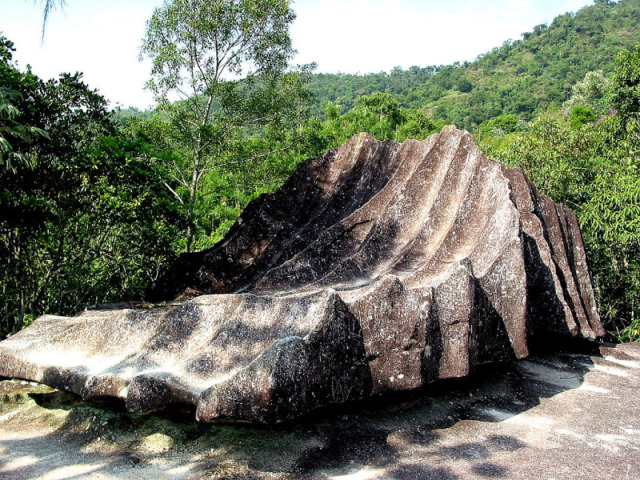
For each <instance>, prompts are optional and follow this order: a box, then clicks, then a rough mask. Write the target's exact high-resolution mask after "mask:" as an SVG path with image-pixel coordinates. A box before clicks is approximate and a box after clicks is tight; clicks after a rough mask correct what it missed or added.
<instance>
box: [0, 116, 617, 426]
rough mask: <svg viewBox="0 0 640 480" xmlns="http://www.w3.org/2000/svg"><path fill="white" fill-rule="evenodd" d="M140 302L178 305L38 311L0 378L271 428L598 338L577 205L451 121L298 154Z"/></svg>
mask: <svg viewBox="0 0 640 480" xmlns="http://www.w3.org/2000/svg"><path fill="white" fill-rule="evenodd" d="M149 296H150V298H153V299H155V300H160V299H171V298H176V297H177V298H182V299H183V301H182V302H180V303H179V304H177V305H171V306H164V307H163V306H154V307H153V308H148V309H116V310H100V311H88V312H84V313H82V314H80V315H79V316H77V317H75V318H62V317H52V316H44V317H41V318H40V319H38V320H36V321H35V322H34V323H33V324H32V325H31V326H30V327H28V328H27V329H25V330H24V331H22V332H20V333H18V334H16V335H14V336H13V337H11V338H9V339H8V340H5V341H3V342H0V375H3V376H5V377H16V378H25V379H29V380H33V381H37V382H40V383H45V384H48V385H51V386H54V387H57V388H62V389H64V390H68V391H72V392H74V393H77V394H79V395H82V397H83V398H85V399H86V398H98V397H115V398H121V399H122V400H124V401H125V402H126V406H127V408H128V409H129V410H130V411H135V412H151V411H156V410H159V409H163V408H167V407H169V406H170V405H171V404H175V403H188V404H192V405H194V406H196V407H197V411H196V415H197V418H198V419H199V420H201V421H213V420H217V419H235V420H250V421H258V422H266V423H271V422H276V421H282V420H286V419H290V418H295V417H296V416H299V415H302V414H305V413H306V412H308V411H310V410H311V409H313V408H316V407H318V406H322V405H326V404H330V403H340V402H344V401H347V400H352V399H359V398H364V397H367V396H370V395H376V394H379V393H383V392H387V391H399V390H409V389H414V388H418V387H421V386H423V385H426V384H428V383H429V382H432V381H435V380H438V379H445V378H456V377H461V376H465V375H468V374H470V372H471V371H472V370H473V368H474V366H476V365H479V364H482V363H487V362H495V361H504V360H511V359H517V358H524V357H526V356H527V355H528V354H529V352H530V349H531V347H532V346H537V345H544V344H545V343H547V342H550V341H552V340H555V339H558V338H559V339H565V340H564V341H569V340H570V339H574V338H579V339H587V340H594V339H596V338H598V337H601V336H602V335H604V329H603V327H602V324H601V323H600V319H599V316H598V311H597V306H596V303H595V298H594V293H593V288H592V284H591V278H590V275H589V271H588V264H587V258H586V253H585V249H584V245H583V242H582V237H581V234H580V230H579V226H578V222H577V219H576V217H575V214H574V213H573V212H572V211H571V210H570V209H569V208H567V207H566V206H564V205H558V204H554V203H553V202H552V201H551V200H550V199H549V198H547V197H545V196H542V195H540V194H539V193H538V192H537V190H536V189H535V187H534V186H533V185H532V184H531V183H530V182H529V181H528V179H527V178H526V177H525V176H524V174H523V173H522V171H521V170H520V169H513V168H507V167H505V166H503V165H501V164H499V163H497V162H495V161H492V160H490V159H488V158H486V157H485V155H484V154H483V153H482V152H481V151H480V150H479V149H478V148H477V147H476V145H475V144H474V142H473V139H472V137H471V135H470V134H469V133H468V132H465V131H460V130H457V129H455V127H445V128H444V129H443V130H442V132H440V133H439V134H435V135H432V136H431V137H429V138H427V139H426V140H424V141H422V142H419V141H415V140H408V141H405V142H404V143H402V144H398V143H396V142H392V141H384V142H381V141H377V140H375V139H374V138H373V137H371V136H369V135H367V134H359V135H356V136H354V137H353V138H351V140H349V141H348V142H347V143H346V144H345V145H343V146H342V147H340V148H338V149H334V150H330V151H328V152H327V153H326V154H325V155H324V156H322V157H320V158H316V159H310V160H307V161H306V162H304V163H303V164H301V165H300V166H299V168H298V169H297V170H296V172H295V173H294V174H293V175H292V176H291V178H290V179H289V180H288V181H287V182H286V183H285V184H284V185H283V187H282V188H280V189H279V190H278V191H277V192H275V193H273V194H268V195H263V196H261V197H259V198H258V199H256V200H254V201H253V202H251V203H250V204H249V205H248V206H247V208H246V209H245V211H244V212H243V213H242V215H241V216H240V218H239V219H238V221H237V222H236V223H235V224H234V226H233V227H232V228H231V230H230V231H229V233H228V234H227V235H226V236H225V238H224V239H223V240H222V241H221V242H220V243H218V244H217V245H215V246H214V247H213V248H211V249H209V250H205V251H203V252H198V253H195V254H189V255H183V256H182V257H181V258H180V259H179V261H178V263H177V264H176V265H175V266H174V267H173V268H172V269H171V270H169V272H168V273H167V274H166V275H165V276H164V277H163V278H162V280H161V281H159V282H158V284H157V285H156V286H155V288H154V289H153V290H152V291H150V292H149ZM189 297H194V298H189Z"/></svg>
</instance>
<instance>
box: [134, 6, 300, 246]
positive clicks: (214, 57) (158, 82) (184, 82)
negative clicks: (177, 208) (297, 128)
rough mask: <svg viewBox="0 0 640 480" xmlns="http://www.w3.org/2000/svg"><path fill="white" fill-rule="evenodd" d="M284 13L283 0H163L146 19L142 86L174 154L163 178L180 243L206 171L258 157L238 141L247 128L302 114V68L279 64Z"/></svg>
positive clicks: (272, 126)
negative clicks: (147, 70)
mask: <svg viewBox="0 0 640 480" xmlns="http://www.w3.org/2000/svg"><path fill="white" fill-rule="evenodd" d="M294 18H295V14H294V12H293V10H292V9H291V7H290V2H289V1H288V0H224V1H212V0H172V1H169V2H167V3H166V4H165V5H164V6H163V7H161V8H157V9H156V10H155V11H154V13H153V16H152V17H151V20H149V22H148V23H147V30H146V36H145V39H144V42H143V45H142V49H141V55H142V56H147V57H149V58H150V59H151V61H152V65H153V66H152V79H151V80H150V81H149V83H148V86H149V88H150V89H151V90H152V91H153V92H154V94H155V95H156V98H157V100H158V102H159V104H160V110H161V111H162V112H163V114H164V115H166V119H167V121H168V122H169V123H170V126H171V129H172V130H173V135H172V137H171V138H172V141H173V148H174V150H176V151H178V152H180V154H181V158H180V159H177V160H176V161H174V162H173V163H172V170H171V175H172V177H173V182H167V183H166V186H167V188H168V189H169V190H170V191H171V192H172V194H173V195H174V196H175V197H176V199H177V200H178V201H179V202H180V203H181V204H182V205H183V206H184V209H185V213H186V217H187V220H188V229H187V234H186V235H187V238H186V251H190V250H191V246H192V242H193V237H194V213H195V210H196V207H197V203H198V202H199V201H200V200H201V199H202V198H203V196H206V195H208V194H210V192H202V191H201V189H202V185H203V182H204V180H205V179H206V178H207V176H209V175H211V172H214V171H217V172H220V171H221V170H224V169H225V168H236V167H237V166H238V165H245V166H248V165H252V164H253V163H255V162H257V161H260V160H261V159H264V158H265V157H267V156H268V155H269V154H270V153H273V152H272V151H268V150H267V151H265V150H264V149H263V148H260V149H258V151H256V149H255V148H248V147H247V143H246V140H247V139H248V138H249V137H250V136H251V134H256V133H264V132H268V133H270V134H275V133H282V131H283V129H285V127H286V124H287V122H289V121H293V122H295V121H296V120H298V118H299V117H300V115H301V114H302V110H301V108H302V107H301V104H302V103H303V102H304V100H305V99H306V98H307V97H306V93H305V91H304V88H303V85H304V71H290V70H288V68H289V62H290V60H291V58H292V57H293V55H294V54H295V50H294V49H293V48H292V46H291V38H290V36H289V27H290V25H291V23H292V22H293V20H294ZM254 146H255V145H254ZM263 146H264V145H263ZM247 168H249V167H247Z"/></svg>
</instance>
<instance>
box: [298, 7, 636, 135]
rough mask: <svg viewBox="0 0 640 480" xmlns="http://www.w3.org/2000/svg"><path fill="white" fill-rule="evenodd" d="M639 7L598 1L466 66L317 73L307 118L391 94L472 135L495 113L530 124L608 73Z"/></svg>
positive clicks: (628, 40) (629, 41)
mask: <svg viewBox="0 0 640 480" xmlns="http://www.w3.org/2000/svg"><path fill="white" fill-rule="evenodd" d="M639 25H640V0H622V1H620V2H619V3H616V2H612V1H610V0H597V1H596V2H595V5H593V6H589V7H586V8H583V9H581V10H580V11H578V12H577V13H575V14H574V13H566V14H564V15H560V16H558V17H556V18H555V19H554V20H553V22H551V24H550V25H548V26H547V25H537V26H536V27H535V28H534V29H533V31H531V32H526V33H523V34H522V39H519V40H506V41H505V42H504V43H503V44H502V45H501V46H499V47H496V48H494V49H493V50H492V51H491V52H488V53H486V54H484V55H480V56H479V57H478V58H477V59H476V60H475V61H473V62H464V63H455V64H454V65H446V66H442V65H440V66H435V65H432V66H426V67H421V66H413V67H411V68H409V69H408V70H402V69H401V68H399V67H396V68H394V69H393V71H391V72H390V73H386V72H381V73H371V74H368V75H347V74H321V73H320V74H316V75H314V76H313V78H312V80H311V84H310V89H311V91H312V92H313V93H314V94H315V95H316V98H317V101H316V104H315V106H314V109H313V113H314V115H321V114H322V113H323V111H324V109H325V108H326V105H327V104H328V103H329V102H331V103H333V104H335V105H337V106H338V108H341V109H342V110H344V111H347V110H349V109H351V108H352V107H353V105H354V104H355V101H356V100H357V99H358V98H359V97H361V96H363V95H371V94H372V93H375V92H385V93H389V94H392V95H393V96H394V98H395V99H396V100H397V101H398V103H399V104H400V106H402V107H407V108H419V109H422V110H425V111H426V112H427V113H428V114H430V115H431V116H432V117H433V118H434V119H435V120H436V121H442V122H446V123H453V124H456V125H457V126H458V127H461V128H467V129H472V128H474V127H475V126H476V125H479V124H480V123H482V122H483V121H485V120H488V119H490V118H493V117H495V116H497V115H501V114H515V115H518V116H521V117H523V118H524V119H525V120H531V119H532V118H534V116H535V115H536V114H538V113H540V112H541V111H542V110H544V109H545V108H546V107H547V106H548V105H550V104H552V103H555V104H556V105H560V104H561V103H562V102H564V101H565V100H566V99H567V98H568V97H569V96H570V95H571V88H572V87H573V85H575V84H576V83H577V82H578V81H580V80H582V79H583V78H584V76H585V75H586V74H587V72H591V71H598V70H601V71H603V73H604V74H605V75H607V74H609V73H611V71H612V70H613V59H614V58H615V56H616V54H617V53H618V52H619V51H620V50H621V49H623V48H626V49H630V48H633V46H634V45H635V43H636V42H638V41H640V28H639V27H638V26H639Z"/></svg>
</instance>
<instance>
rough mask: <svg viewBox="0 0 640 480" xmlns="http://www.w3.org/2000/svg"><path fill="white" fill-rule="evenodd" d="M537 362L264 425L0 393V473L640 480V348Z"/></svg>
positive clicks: (27, 392)
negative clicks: (198, 419)
mask: <svg viewBox="0 0 640 480" xmlns="http://www.w3.org/2000/svg"><path fill="white" fill-rule="evenodd" d="M601 351H602V352H603V354H604V356H602V355H587V354H582V353H556V354H548V355H533V356H531V357H529V358H528V359H526V360H520V361H517V362H512V363H507V364H504V365H501V366H500V368H498V369H493V370H486V369H484V370H480V371H478V372H476V373H475V374H474V375H472V377H471V378H468V379H464V380H456V381H453V383H451V384H449V385H446V386H442V388H439V389H438V390H430V391H429V392H428V396H427V395H425V394H424V393H423V392H422V393H421V394H420V395H416V394H406V393H403V394H395V395H393V398H388V397H382V398H381V399H380V398H378V399H377V400H376V401H373V400H368V401H364V402H359V403H355V404H351V405H350V406H348V408H346V409H345V408H343V409H340V410H339V411H338V410H336V409H329V410H327V409H324V410H321V411H316V412H315V413H314V414H313V415H311V416H307V417H304V418H303V419H301V420H299V421H297V422H296V423H295V424H293V423H285V424H280V425H278V426H272V427H255V426H242V425H237V424H236V425H216V424H211V425H203V424H199V423H197V422H193V421H187V420H185V419H186V418H187V417H173V418H170V417H166V416H154V415H151V416H145V417H140V416H137V415H133V414H129V413H122V412H116V411H113V410H112V409H103V408H99V407H98V406H96V405H95V404H90V403H86V402H82V401H80V400H79V399H77V397H74V396H71V395H69V394H66V393H63V392H59V391H54V390H52V389H49V388H47V387H42V386H34V385H31V384H29V383H27V382H22V383H21V382H18V381H5V382H1V383H0V399H1V400H2V402H0V477H1V478H11V479H13V480H26V479H36V478H38V479H47V480H53V479H63V478H78V479H80V478H91V479H97V480H107V479H237V480H240V479H247V480H248V479H252V480H262V479H265V480H266V479H287V480H306V479H334V480H373V479H380V480H383V479H384V480H415V479H421V480H422V479H434V480H435V479H437V480H453V479H461V480H462V479H465V480H466V479H477V480H480V479H487V478H499V479H505V480H509V479H513V480H516V479H517V480H521V479H525V478H540V479H563V480H584V479H600V480H620V479H622V480H625V479H628V480H638V479H640V415H639V414H638V411H639V407H640V404H639V400H638V398H639V396H638V393H639V392H640V344H623V345H619V346H606V347H604V348H601Z"/></svg>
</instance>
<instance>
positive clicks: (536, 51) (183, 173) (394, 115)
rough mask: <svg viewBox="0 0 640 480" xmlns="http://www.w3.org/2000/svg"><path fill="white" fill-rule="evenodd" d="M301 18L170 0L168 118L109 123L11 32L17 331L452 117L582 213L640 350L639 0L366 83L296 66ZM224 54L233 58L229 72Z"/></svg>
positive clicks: (1, 170)
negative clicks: (314, 160)
mask: <svg viewBox="0 0 640 480" xmlns="http://www.w3.org/2000/svg"><path fill="white" fill-rule="evenodd" d="M42 4H43V5H45V4H46V5H62V4H64V2H42ZM206 9H213V11H208V10H206ZM205 11H206V13H207V14H206V15H205ZM190 12H201V15H197V14H194V15H191V13H190ZM294 16H295V14H294V12H293V11H292V10H291V6H290V3H289V2H288V1H285V0H264V1H250V0H233V1H231V0H229V1H225V2H218V3H215V4H212V3H211V2H206V1H204V0H174V1H171V2H168V3H166V4H165V6H164V7H161V8H159V9H157V10H156V12H155V13H154V16H153V17H152V19H151V20H150V22H149V23H148V27H147V35H146V39H145V43H144V45H143V49H142V53H143V54H144V55H146V56H148V57H149V58H151V59H152V61H153V62H154V71H153V75H152V79H151V81H150V84H149V86H150V88H151V89H152V90H153V91H154V93H155V94H156V96H157V98H158V101H159V103H158V107H157V108H156V109H155V110H154V111H150V112H138V111H135V110H119V111H116V112H110V111H109V109H108V108H107V102H106V100H105V99H104V98H103V97H101V96H100V94H99V93H98V92H96V91H93V90H92V89H91V88H90V87H89V86H87V85H86V84H85V83H84V82H83V81H82V77H81V75H79V74H75V75H70V74H63V75H61V76H60V77H59V78H58V79H56V80H48V81H45V80H42V79H40V78H38V77H37V76H36V75H34V74H33V73H32V72H31V71H30V70H29V69H26V70H24V71H23V70H20V69H18V68H17V67H16V66H15V64H14V63H13V61H12V54H13V44H12V43H11V42H10V41H9V40H8V39H6V38H4V37H1V36H0V160H1V164H2V165H1V166H0V182H1V183H2V186H3V188H2V190H1V191H0V260H1V264H2V266H3V268H2V269H0V289H1V290H0V298H1V300H0V322H1V323H0V333H2V334H7V333H10V332H15V331H16V330H18V329H20V328H21V327H23V326H24V325H26V324H27V323H28V322H29V321H30V320H32V319H33V318H35V317H37V316H39V315H41V314H43V313H51V314H74V313H76V312H77V311H78V310H80V309H82V308H84V307H85V306H86V305H89V304H94V303H101V302H108V301H118V300H128V299H135V298H140V296H141V295H142V292H143V291H144V290H145V288H146V286H147V285H149V284H150V283H152V282H153V281H154V280H155V279H156V278H157V277H158V275H159V272H160V269H161V268H162V266H163V265H166V264H168V263H169V262H170V261H171V260H172V259H173V258H175V257H176V256H177V255H178V254H180V253H182V252H185V251H189V250H200V249H203V248H207V247H210V246H212V245H213V244H215V243H216V242H217V241H219V240H220V239H221V238H222V237H223V235H224V234H225V232H226V231H227V230H228V229H229V227H230V226H231V225H232V224H233V223H234V222H235V220H236V218H237V217H238V216H239V214H240V212H241V211H242V209H243V208H244V206H245V205H246V204H247V203H248V202H249V201H250V200H251V199H253V198H255V197H256V196H258V195H260V194H262V193H265V192H269V191H273V190H274V189H276V188H277V187H278V186H279V185H280V184H281V183H282V182H283V181H284V180H285V179H286V178H287V177H288V176H289V175H290V174H291V173H292V172H293V170H294V169H295V168H296V166H297V165H298V163H299V162H300V161H302V160H304V159H306V158H309V157H315V156H319V155H321V154H323V153H324V152H325V151H326V150H327V149H330V148H334V147H336V146H338V145H340V144H342V143H344V141H346V140H347V139H348V138H349V137H350V136H352V135H353V134H355V133H358V132H360V131H368V132H369V133H371V134H372V135H374V136H375V137H377V138H379V139H393V140H397V141H403V140H404V139H406V138H417V139H423V138H425V137H427V136H428V135H430V134H432V133H434V132H437V131H439V130H440V129H441V128H442V126H443V125H445V124H448V123H454V124H456V125H457V126H458V127H465V128H467V129H470V130H471V131H472V132H473V133H474V135H475V137H476V140H477V141H478V143H479V144H480V146H481V148H482V149H483V150H484V151H485V152H486V153H487V155H488V156H490V157H492V158H495V159H497V160H500V161H502V162H504V163H507V164H509V165H517V166H520V167H522V168H523V169H524V170H525V172H526V173H527V175H528V176H529V178H531V179H532V181H533V183H534V184H535V185H536V186H537V187H538V188H539V189H540V191H541V192H542V193H544V194H547V195H550V196H551V197H552V198H553V199H554V200H555V201H559V202H563V203H566V204H567V205H569V206H570V207H571V208H572V209H573V210H574V211H575V212H576V214H577V215H578V218H579V221H580V224H581V228H582V230H583V235H584V239H585V242H586V247H587V249H588V254H589V258H590V261H591V270H592V274H593V276H594V281H595V285H596V289H597V293H598V298H599V304H600V311H601V314H602V316H603V319H604V321H605V326H606V327H607V329H608V330H609V332H610V333H611V336H612V338H618V339H622V340H640V319H638V313H637V312H638V304H639V303H640V264H639V262H638V258H639V257H640V255H639V254H640V224H639V221H640V220H639V219H640V177H639V172H638V168H639V162H640V126H639V124H640V117H639V115H640V113H639V112H640V50H639V47H637V46H636V43H637V42H640V29H639V27H638V26H639V25H640V0H621V1H619V2H612V1H608V0H597V1H596V2H595V4H594V5H592V6H589V7H585V8H583V9H581V10H580V11H579V12H577V13H575V14H570V13H567V14H565V15H561V16H559V17H557V18H556V19H554V21H553V22H552V23H551V24H550V25H548V26H547V25H539V26H536V27H535V28H534V29H533V31H532V32H528V33H524V34H523V36H522V39H521V40H516V41H511V40H509V41H507V42H505V43H504V44H503V45H502V46H500V47H497V48H495V49H494V50H492V51H491V52H488V53H487V54H485V55H481V56H480V57H478V58H477V59H476V60H475V61H473V62H465V63H462V64H454V65H450V66H431V67H411V68H410V69H408V70H406V71H405V70H402V69H400V68H396V69H394V70H393V71H392V72H390V73H384V72H383V73H379V74H368V75H343V74H322V73H317V74H313V75H312V74H311V73H310V72H311V68H310V67H306V68H303V69H293V68H291V67H290V65H289V62H290V59H291V57H292V55H293V50H292V48H291V43H290V39H289V31H288V29H289V26H290V24H291V21H292V20H293V18H294ZM261 32H268V33H269V35H267V36H266V37H264V36H261ZM222 33H224V35H222ZM220 35H222V36H220ZM243 35H244V36H243ZM239 39H245V40H246V45H249V46H250V47H247V49H245V50H235V51H233V45H236V44H237V43H236V42H238V41H239ZM221 42H227V44H226V45H227V46H228V47H230V50H229V51H230V52H232V53H231V54H230V56H229V57H228V60H229V62H228V63H227V64H226V65H222V64H217V65H214V63H215V62H214V63H211V62H212V59H213V58H215V53H216V48H220V46H221V45H222V43H221ZM240 43H242V42H241V41H240ZM194 46H195V47H194ZM18 47H19V46H18ZM190 49H191V50H190ZM221 52H222V50H219V51H218V53H219V54H220V53H221ZM234 52H235V53H234ZM203 66H205V68H202V71H200V67H203ZM178 72H182V73H185V74H186V75H176V73H178ZM185 79H190V80H188V81H186V83H185Z"/></svg>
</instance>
